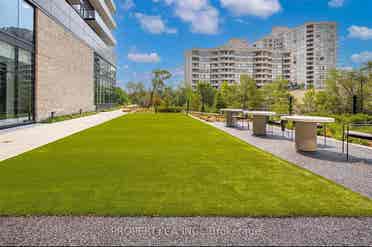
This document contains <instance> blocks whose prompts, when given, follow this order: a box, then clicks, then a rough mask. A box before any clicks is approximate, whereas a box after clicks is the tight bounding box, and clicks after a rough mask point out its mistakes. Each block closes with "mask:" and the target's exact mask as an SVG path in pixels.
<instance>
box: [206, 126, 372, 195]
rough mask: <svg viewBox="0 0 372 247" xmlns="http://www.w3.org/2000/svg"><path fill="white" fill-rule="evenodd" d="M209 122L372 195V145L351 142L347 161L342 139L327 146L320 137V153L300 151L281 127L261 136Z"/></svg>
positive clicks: (328, 143)
mask: <svg viewBox="0 0 372 247" xmlns="http://www.w3.org/2000/svg"><path fill="white" fill-rule="evenodd" d="M206 123H208V124H210V125H212V126H214V127H216V128H218V129H220V130H223V131H225V132H227V133H229V134H231V135H233V136H235V137H237V138H239V139H241V140H243V141H245V142H247V143H249V144H251V145H254V146H256V147H258V148H260V149H262V150H265V151H267V152H269V153H272V154H274V155H276V156H278V157H280V158H282V159H284V160H287V161H289V162H292V163H294V164H296V165H298V166H301V167H303V168H306V169H308V170H310V171H312V172H314V173H316V174H319V175H320V176H323V177H325V178H328V179H330V180H332V181H334V182H336V183H338V184H342V185H344V186H345V187H348V188H350V189H351V190H353V191H355V192H358V193H361V194H363V195H365V196H367V197H369V198H372V148H369V147H364V146H361V145H350V146H349V148H350V153H351V156H350V160H349V161H347V160H346V155H345V154H343V153H342V142H340V141H337V140H334V139H332V138H327V142H326V145H324V138H323V137H318V146H319V150H318V151H317V152H314V153H299V152H297V151H296V150H295V147H294V142H293V140H292V137H291V135H290V133H289V132H287V133H285V134H284V136H283V134H282V131H281V130H280V128H278V127H273V128H271V127H270V129H269V130H271V132H270V134H269V135H268V136H266V137H257V136H253V135H252V132H251V131H250V130H247V129H244V130H243V129H235V128H227V127H225V124H224V123H222V122H215V123H209V122H206ZM250 129H252V126H251V128H250ZM293 135H294V134H293ZM293 138H294V136H293Z"/></svg>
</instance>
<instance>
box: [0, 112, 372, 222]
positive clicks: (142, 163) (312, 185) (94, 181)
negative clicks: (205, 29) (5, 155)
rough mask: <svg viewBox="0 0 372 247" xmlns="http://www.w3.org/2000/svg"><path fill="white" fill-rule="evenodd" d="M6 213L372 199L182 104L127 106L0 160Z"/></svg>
mask: <svg viewBox="0 0 372 247" xmlns="http://www.w3.org/2000/svg"><path fill="white" fill-rule="evenodd" d="M0 215H115V216H118V215H121V216H134V215H148V216H154V215H161V216H195V215H202V216H212V215H221V216H222V215H223V216H297V215H336V216H358V215H370V216H371V215H372V200H369V199H367V198H365V197H362V196H360V195H359V194H357V193H353V192H351V191H350V190H347V189H345V188H343V187H341V186H339V185H336V184H334V183H332V182H330V181H328V180H326V179H323V178H321V177H319V176H316V175H313V174H312V173H310V172H308V171H306V170H303V169H301V168H298V167H297V166H294V165H292V164H289V163H287V162H284V161H282V160H280V159H278V158H275V157H273V156H272V155H269V154H267V153H265V152H263V151H260V150H258V149H256V148H254V147H252V146H249V145H247V144H245V143H243V142H242V141H239V140H238V139H236V138H234V137H231V136H229V135H228V134H226V133H224V132H222V131H219V130H217V129H215V128H213V127H211V126H208V125H205V124H203V123H201V122H199V121H197V120H194V119H191V118H189V117H186V116H184V115H181V114H156V115H155V114H149V113H148V114H130V115H127V116H124V117H121V118H118V119H115V120H113V121H110V122H108V123H105V124H103V125H100V126H97V127H94V128H91V129H88V130H86V131H83V132H80V133H78V134H75V135H73V136H70V137H68V138H65V139H62V140H60V141H57V142H55V143H52V144H49V145H46V146H44V147H41V148H39V149H36V150H34V151H31V152H28V153H26V154H23V155H20V156H18V157H15V158H12V159H9V160H6V161H3V162H0Z"/></svg>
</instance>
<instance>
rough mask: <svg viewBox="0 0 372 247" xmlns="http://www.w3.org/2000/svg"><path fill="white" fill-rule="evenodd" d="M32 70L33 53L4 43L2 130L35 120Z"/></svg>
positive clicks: (0, 58) (0, 53)
mask: <svg viewBox="0 0 372 247" xmlns="http://www.w3.org/2000/svg"><path fill="white" fill-rule="evenodd" d="M32 68H33V61H32V53H31V52H29V51H26V50H23V49H19V48H16V47H14V46H12V45H9V44H7V43H4V42H2V41H0V127H1V126H4V125H11V124H18V123H24V122H28V121H32V120H33V69H32ZM15 75H17V76H15Z"/></svg>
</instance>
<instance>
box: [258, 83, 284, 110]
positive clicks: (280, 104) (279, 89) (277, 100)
mask: <svg viewBox="0 0 372 247" xmlns="http://www.w3.org/2000/svg"><path fill="white" fill-rule="evenodd" d="M288 84H289V83H288V81H286V80H282V79H278V80H276V81H273V82H272V83H267V84H265V85H264V86H263V87H262V89H261V92H262V95H263V102H264V105H265V108H267V109H270V110H272V111H275V112H278V113H288V105H289V96H290V93H289V89H288Z"/></svg>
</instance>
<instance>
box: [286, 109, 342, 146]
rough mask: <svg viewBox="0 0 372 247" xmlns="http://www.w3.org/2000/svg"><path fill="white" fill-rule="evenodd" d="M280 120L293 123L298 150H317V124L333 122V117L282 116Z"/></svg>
mask: <svg viewBox="0 0 372 247" xmlns="http://www.w3.org/2000/svg"><path fill="white" fill-rule="evenodd" d="M281 119H282V120H287V121H293V122H294V123H295V146H296V149H297V150H298V151H305V152H312V151H316V150H317V124H318V123H324V124H325V123H333V122H334V121H335V119H334V118H328V117H317V116H282V117H281Z"/></svg>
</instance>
